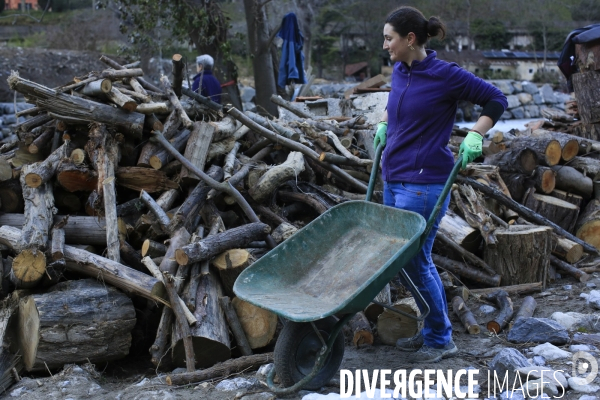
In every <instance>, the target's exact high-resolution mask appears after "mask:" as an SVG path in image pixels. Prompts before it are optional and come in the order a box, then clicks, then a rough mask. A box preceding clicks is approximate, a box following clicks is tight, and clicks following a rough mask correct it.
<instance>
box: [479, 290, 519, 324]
mask: <svg viewBox="0 0 600 400" xmlns="http://www.w3.org/2000/svg"><path fill="white" fill-rule="evenodd" d="M482 299H485V300H487V301H491V302H493V303H495V304H496V305H497V306H498V307H499V308H500V312H499V313H498V315H497V316H496V317H495V318H494V319H493V320H491V321H489V322H488V323H487V326H486V327H487V330H488V331H490V332H494V333H496V334H498V333H500V331H501V330H502V329H503V328H504V327H505V326H506V325H507V324H508V322H509V321H510V320H511V318H512V316H513V305H512V300H511V299H510V297H508V293H507V292H506V291H504V290H498V291H496V292H493V293H490V294H488V295H486V296H482Z"/></svg>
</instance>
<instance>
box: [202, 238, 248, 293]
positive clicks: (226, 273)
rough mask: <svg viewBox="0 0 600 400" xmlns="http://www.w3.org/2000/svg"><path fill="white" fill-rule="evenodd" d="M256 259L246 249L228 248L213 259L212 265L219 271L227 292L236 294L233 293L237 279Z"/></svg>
mask: <svg viewBox="0 0 600 400" xmlns="http://www.w3.org/2000/svg"><path fill="white" fill-rule="evenodd" d="M254 261H255V259H254V257H253V256H252V255H251V254H250V253H248V251H247V250H244V249H232V250H227V251H226V252H224V253H222V254H219V255H218V256H217V257H215V258H214V259H213V260H212V265H213V266H214V267H215V268H216V269H217V271H219V276H220V278H221V283H222V284H223V290H224V292H225V294H227V295H228V296H235V294H234V293H233V284H234V283H235V280H236V279H237V277H238V276H239V275H240V274H241V273H242V271H243V270H245V269H246V268H247V267H248V266H250V264H252V263H253V262H254Z"/></svg>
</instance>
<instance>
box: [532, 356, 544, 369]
mask: <svg viewBox="0 0 600 400" xmlns="http://www.w3.org/2000/svg"><path fill="white" fill-rule="evenodd" d="M533 364H534V365H538V366H540V367H543V366H544V365H546V359H545V358H544V357H542V356H533Z"/></svg>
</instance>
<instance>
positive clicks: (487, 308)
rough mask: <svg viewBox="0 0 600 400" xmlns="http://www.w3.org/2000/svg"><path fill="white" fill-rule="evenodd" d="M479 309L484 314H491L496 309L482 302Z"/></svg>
mask: <svg viewBox="0 0 600 400" xmlns="http://www.w3.org/2000/svg"><path fill="white" fill-rule="evenodd" d="M479 311H481V312H482V313H484V314H491V313H493V312H495V311H496V309H495V308H494V307H492V306H490V305H487V304H484V305H482V306H481V307H479Z"/></svg>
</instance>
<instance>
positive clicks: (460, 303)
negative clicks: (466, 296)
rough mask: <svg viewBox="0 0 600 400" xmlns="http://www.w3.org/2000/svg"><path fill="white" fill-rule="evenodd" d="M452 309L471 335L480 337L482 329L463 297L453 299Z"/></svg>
mask: <svg viewBox="0 0 600 400" xmlns="http://www.w3.org/2000/svg"><path fill="white" fill-rule="evenodd" d="M452 309H453V310H454V313H455V314H456V315H457V316H458V318H459V319H460V322H462V324H463V326H464V327H465V329H466V330H467V332H469V334H470V335H479V333H480V332H481V328H480V327H479V325H478V324H477V321H476V320H475V317H474V316H473V313H472V312H471V310H469V308H468V307H467V305H466V304H465V301H464V300H463V299H462V298H461V297H459V296H456V297H454V298H453V299H452Z"/></svg>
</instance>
